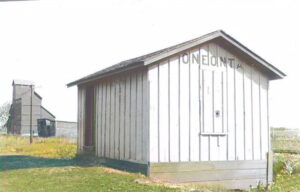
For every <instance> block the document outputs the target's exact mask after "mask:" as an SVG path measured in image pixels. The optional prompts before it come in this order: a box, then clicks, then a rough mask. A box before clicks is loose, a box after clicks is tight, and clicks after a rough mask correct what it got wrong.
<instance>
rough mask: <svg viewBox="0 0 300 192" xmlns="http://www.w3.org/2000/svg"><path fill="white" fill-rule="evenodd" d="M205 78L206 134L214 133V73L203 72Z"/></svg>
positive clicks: (204, 130) (204, 112) (204, 129)
mask: <svg viewBox="0 0 300 192" xmlns="http://www.w3.org/2000/svg"><path fill="white" fill-rule="evenodd" d="M202 72H203V73H202V78H203V101H204V105H203V116H204V118H203V119H204V123H203V124H204V125H203V132H204V133H213V132H214V129H213V115H214V113H213V86H212V84H213V77H214V76H213V73H212V71H211V70H205V69H204V70H203V71H202Z"/></svg>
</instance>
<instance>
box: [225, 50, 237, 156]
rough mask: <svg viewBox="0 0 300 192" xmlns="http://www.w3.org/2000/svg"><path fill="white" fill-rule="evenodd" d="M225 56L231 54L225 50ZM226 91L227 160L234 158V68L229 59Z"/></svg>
mask: <svg viewBox="0 0 300 192" xmlns="http://www.w3.org/2000/svg"><path fill="white" fill-rule="evenodd" d="M226 55H227V57H230V58H232V55H231V54H230V53H228V52H227V54H226ZM227 62H228V63H227V76H228V80H227V81H228V82H227V93H228V104H227V106H228V160H235V159H236V154H235V147H236V146H235V107H234V104H235V101H234V89H235V87H234V69H233V68H232V67H230V66H231V65H232V63H231V61H227Z"/></svg>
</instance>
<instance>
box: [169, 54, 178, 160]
mask: <svg viewBox="0 0 300 192" xmlns="http://www.w3.org/2000/svg"><path fill="white" fill-rule="evenodd" d="M169 67H170V69H169V70H170V73H169V75H170V77H169V79H170V83H169V86H170V87H169V89H170V98H169V99H170V101H169V104H170V106H169V107H170V108H169V109H170V120H169V122H170V125H169V126H170V133H169V134H170V146H171V147H170V161H171V162H178V161H179V121H178V119H179V118H178V117H179V110H178V104H179V94H178V93H179V84H178V81H179V61H178V58H174V59H171V60H170V61H169Z"/></svg>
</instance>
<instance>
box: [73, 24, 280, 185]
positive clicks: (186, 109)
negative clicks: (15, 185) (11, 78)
mask: <svg viewBox="0 0 300 192" xmlns="http://www.w3.org/2000/svg"><path fill="white" fill-rule="evenodd" d="M284 76H285V74H284V73H282V72H281V71H280V70H278V69H277V68H275V67H274V66H272V65H271V64H270V63H268V62H267V61H265V60H264V59H262V58H261V57H260V56H258V55H256V54H255V53H253V52H252V51H250V50H249V49H247V48H246V47H245V46H243V45H242V44H241V43H239V42H238V41H236V40H235V39H234V38H232V37H231V36H229V35H228V34H226V33H225V32H224V31H221V30H219V31H215V32H212V33H209V34H207V35H204V36H201V37H199V38H196V39H193V40H190V41H187V42H184V43H181V44H178V45H175V46H172V47H169V48H166V49H162V50H160V51H157V52H154V53H150V54H147V55H144V56H141V57H137V58H134V59H130V60H127V61H123V62H120V63H118V64H116V65H114V66H111V67H109V68H107V69H104V70H102V71H99V72H96V73H94V74H91V75H89V76H87V77H84V78H82V79H79V80H77V81H74V82H71V83H69V84H68V86H69V87H70V86H74V85H77V86H78V153H83V152H87V151H90V152H93V153H94V154H95V155H96V156H98V157H101V158H105V159H106V160H107V161H108V162H111V163H112V164H114V165H116V166H122V165H123V166H125V167H126V168H128V169H130V168H131V169H135V168H136V169H137V170H140V171H141V172H143V173H145V174H147V175H149V176H150V177H158V178H160V179H162V180H166V181H169V182H204V183H218V184H224V185H227V186H229V187H234V188H247V187H249V186H250V185H256V184H257V183H258V182H262V183H265V184H266V183H270V182H272V153H271V143H270V129H269V112H268V108H269V107H268V105H269V104H268V89H269V81H270V80H275V79H281V78H283V77H284Z"/></svg>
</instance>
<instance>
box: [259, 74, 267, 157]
mask: <svg viewBox="0 0 300 192" xmlns="http://www.w3.org/2000/svg"><path fill="white" fill-rule="evenodd" d="M260 98H261V138H262V139H261V140H262V143H261V145H262V152H261V154H262V159H266V155H267V152H268V151H269V149H268V147H269V146H268V141H269V139H268V138H269V130H268V129H265V127H268V111H267V109H268V104H267V103H268V80H267V79H266V78H265V77H263V76H261V78H260Z"/></svg>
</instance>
